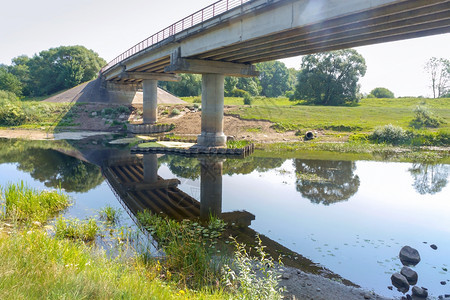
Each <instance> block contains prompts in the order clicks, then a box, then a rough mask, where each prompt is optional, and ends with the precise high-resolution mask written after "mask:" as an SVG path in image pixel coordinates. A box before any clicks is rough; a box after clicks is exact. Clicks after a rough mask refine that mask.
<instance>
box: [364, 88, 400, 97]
mask: <svg viewBox="0 0 450 300" xmlns="http://www.w3.org/2000/svg"><path fill="white" fill-rule="evenodd" d="M370 95H372V96H373V97H375V98H395V97H394V93H393V92H391V91H390V90H388V89H387V88H383V87H377V88H374V89H373V90H372V91H371V92H370Z"/></svg>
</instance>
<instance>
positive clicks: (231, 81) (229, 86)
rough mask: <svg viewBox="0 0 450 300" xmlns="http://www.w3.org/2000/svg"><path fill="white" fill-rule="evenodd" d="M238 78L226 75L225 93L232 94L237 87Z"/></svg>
mask: <svg viewBox="0 0 450 300" xmlns="http://www.w3.org/2000/svg"><path fill="white" fill-rule="evenodd" d="M237 83H238V78H237V77H234V76H227V77H225V83H224V93H225V96H226V97H230V96H232V93H233V90H234V89H235V88H236V84H237Z"/></svg>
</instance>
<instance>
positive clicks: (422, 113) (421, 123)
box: [410, 106, 443, 129]
mask: <svg viewBox="0 0 450 300" xmlns="http://www.w3.org/2000/svg"><path fill="white" fill-rule="evenodd" d="M414 113H415V115H416V116H415V118H414V119H413V120H412V121H411V123H410V126H411V127H414V128H416V129H419V128H423V127H431V128H437V127H439V126H440V125H441V124H442V123H443V121H442V120H441V119H440V118H438V117H436V116H434V115H433V113H432V112H431V111H429V110H428V108H426V107H424V106H417V107H416V109H414Z"/></svg>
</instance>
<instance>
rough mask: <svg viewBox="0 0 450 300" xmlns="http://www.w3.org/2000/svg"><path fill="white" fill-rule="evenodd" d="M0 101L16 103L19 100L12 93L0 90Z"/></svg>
mask: <svg viewBox="0 0 450 300" xmlns="http://www.w3.org/2000/svg"><path fill="white" fill-rule="evenodd" d="M1 100H8V101H18V100H19V98H17V96H16V94H14V93H13V92H9V91H3V90H0V101H1Z"/></svg>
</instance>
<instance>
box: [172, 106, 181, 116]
mask: <svg viewBox="0 0 450 300" xmlns="http://www.w3.org/2000/svg"><path fill="white" fill-rule="evenodd" d="M180 113H181V112H180V110H179V109H177V108H174V109H172V112H171V113H170V114H171V115H172V116H178V115H179V114H180Z"/></svg>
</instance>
